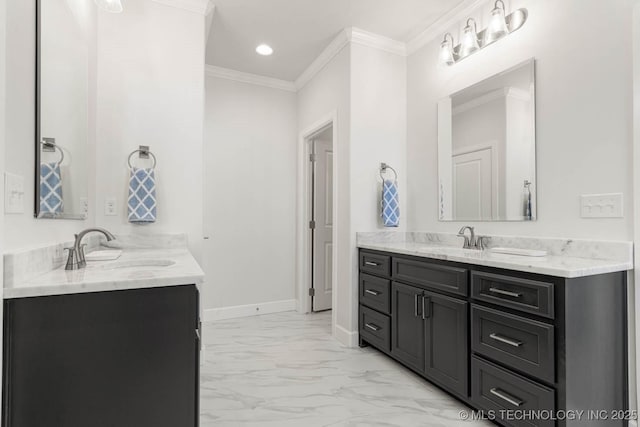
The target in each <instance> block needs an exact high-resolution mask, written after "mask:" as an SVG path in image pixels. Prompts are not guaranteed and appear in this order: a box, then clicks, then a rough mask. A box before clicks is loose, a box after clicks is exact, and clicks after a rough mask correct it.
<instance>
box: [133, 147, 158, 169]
mask: <svg viewBox="0 0 640 427" xmlns="http://www.w3.org/2000/svg"><path fill="white" fill-rule="evenodd" d="M136 153H140V155H139V156H138V158H140V159H148V158H149V156H151V159H152V160H153V166H151V169H155V168H156V163H157V160H156V156H155V155H154V154H153V153H152V152H151V150H149V146H148V145H140V146H139V147H138V149H137V150H133V151H132V152H131V154H129V158H128V159H127V164H128V165H129V168H130V169H132V168H133V165H132V164H131V158H132V157H133V155H134V154H136Z"/></svg>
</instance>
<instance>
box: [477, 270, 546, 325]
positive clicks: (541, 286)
mask: <svg viewBox="0 0 640 427" xmlns="http://www.w3.org/2000/svg"><path fill="white" fill-rule="evenodd" d="M553 287H554V285H553V283H551V282H538V281H535V280H529V279H522V278H519V277H514V276H506V275H503V274H492V273H484V272H480V271H472V272H471V296H472V297H473V298H475V299H478V300H482V301H487V302H490V303H493V304H497V305H502V306H504V307H509V308H513V309H515V310H520V311H524V312H527V313H533V314H537V315H539V316H543V317H548V318H550V319H553V318H554V309H553V307H554V306H553V304H554V301H553Z"/></svg>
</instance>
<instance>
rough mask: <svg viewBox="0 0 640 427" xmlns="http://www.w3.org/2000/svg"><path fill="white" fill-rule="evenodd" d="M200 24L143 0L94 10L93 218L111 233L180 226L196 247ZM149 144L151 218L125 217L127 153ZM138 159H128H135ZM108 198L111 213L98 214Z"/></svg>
mask: <svg viewBox="0 0 640 427" xmlns="http://www.w3.org/2000/svg"><path fill="white" fill-rule="evenodd" d="M204 23H205V18H204V16H203V15H201V14H197V13H193V12H188V11H185V10H181V9H176V8H173V7H168V6H165V5H162V4H159V3H156V2H153V1H151V0H140V1H133V2H127V3H126V5H125V10H124V12H123V13H120V14H109V13H104V12H103V13H100V14H99V16H98V69H99V74H98V95H97V105H98V109H97V113H98V116H97V149H96V157H97V159H98V161H97V164H96V181H97V189H96V196H97V197H96V198H97V218H96V222H97V223H98V224H100V225H103V226H105V227H106V228H108V229H109V230H111V231H113V232H115V233H125V234H126V233H150V232H187V233H188V238H189V247H190V249H191V251H192V253H193V254H194V256H195V257H196V259H197V260H200V258H201V247H202V212H203V210H202V206H203V205H202V180H203V175H202V162H203V159H202V141H203V121H204V37H203V34H204V30H205V29H204ZM139 145H149V146H150V149H151V151H152V152H153V153H154V154H155V156H156V157H157V160H158V164H157V168H156V180H157V182H156V184H157V203H158V209H157V221H156V222H155V223H154V224H148V225H132V224H129V223H128V222H127V210H126V200H127V185H128V167H127V157H128V155H129V153H130V152H132V151H133V150H136V149H137V148H138V146H139ZM143 162H144V161H140V160H139V159H137V158H136V159H134V160H133V163H134V164H136V165H140V166H141V165H143V164H146V163H143ZM107 197H115V198H116V200H117V211H118V214H117V215H116V216H105V215H104V200H105V198H107Z"/></svg>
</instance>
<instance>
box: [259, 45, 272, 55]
mask: <svg viewBox="0 0 640 427" xmlns="http://www.w3.org/2000/svg"><path fill="white" fill-rule="evenodd" d="M256 53H257V54H258V55H262V56H269V55H271V54H272V53H273V49H272V48H271V46H269V45H268V44H261V45H259V46H258V47H256Z"/></svg>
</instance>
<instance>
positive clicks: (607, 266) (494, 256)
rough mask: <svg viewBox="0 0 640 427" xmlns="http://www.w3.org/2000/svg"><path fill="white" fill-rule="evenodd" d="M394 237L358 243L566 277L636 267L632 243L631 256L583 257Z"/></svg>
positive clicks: (442, 258)
mask: <svg viewBox="0 0 640 427" xmlns="http://www.w3.org/2000/svg"><path fill="white" fill-rule="evenodd" d="M363 234H364V233H363ZM371 234H373V233H371ZM383 237H384V236H383ZM387 237H388V235H387ZM394 240H398V239H389V238H382V239H376V238H371V236H368V238H366V239H365V238H362V239H358V244H357V246H358V247H359V248H363V249H373V250H377V251H383V252H392V253H398V254H404V255H413V256H419V257H425V258H432V259H439V260H446V261H453V262H460V263H465V264H474V265H483V266H487V267H496V268H503V269H507V270H516V271H524V272H529V273H537V274H546V275H550V276H557V277H565V278H575V277H584V276H592V275H596V274H604V273H612V272H617V271H626V270H632V269H633V259H632V246H631V245H630V246H629V251H628V253H629V256H628V257H624V256H623V257H621V258H619V259H600V258H592V257H589V258H587V257H584V258H583V257H577V256H567V255H562V254H556V253H554V252H553V251H551V252H550V255H547V256H544V257H529V256H520V255H507V254H499V253H492V252H491V250H490V249H489V250H484V251H479V250H474V249H462V248H461V247H453V246H447V245H440V244H438V243H437V242H435V241H431V242H430V241H420V242H416V241H394ZM594 243H595V242H594ZM616 244H617V243H616ZM623 249H624V247H623ZM622 252H624V251H622Z"/></svg>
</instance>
